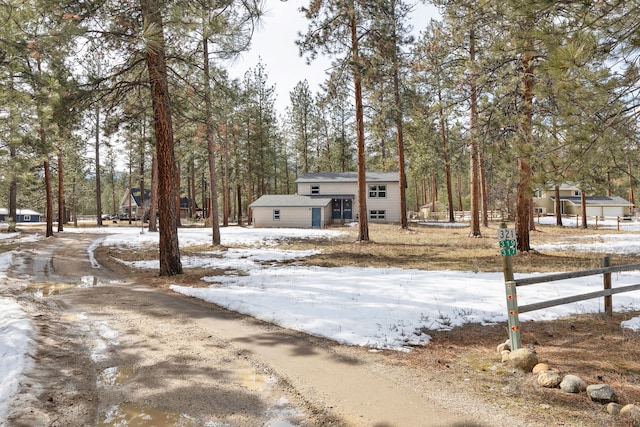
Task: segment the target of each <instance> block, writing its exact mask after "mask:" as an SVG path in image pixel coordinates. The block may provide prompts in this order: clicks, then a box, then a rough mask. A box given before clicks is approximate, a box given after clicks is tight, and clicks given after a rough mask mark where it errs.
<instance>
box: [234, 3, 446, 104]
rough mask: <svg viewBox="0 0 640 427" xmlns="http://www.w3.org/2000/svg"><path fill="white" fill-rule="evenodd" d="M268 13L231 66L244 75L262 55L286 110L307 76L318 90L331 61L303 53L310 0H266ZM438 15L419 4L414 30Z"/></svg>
mask: <svg viewBox="0 0 640 427" xmlns="http://www.w3.org/2000/svg"><path fill="white" fill-rule="evenodd" d="M265 4H266V10H267V14H266V15H265V16H264V18H263V20H262V28H261V29H260V30H259V31H258V32H257V34H256V35H255V37H254V40H253V42H252V48H251V50H250V51H249V52H246V53H244V54H243V55H242V57H241V58H239V59H238V60H237V61H236V62H235V63H234V64H232V65H231V66H230V67H229V74H230V75H231V77H232V78H239V79H242V78H243V76H244V74H245V72H246V71H247V70H249V69H251V68H254V67H255V66H256V65H257V63H258V59H259V58H262V63H263V64H264V65H265V67H266V71H267V73H268V75H269V82H270V84H272V85H275V87H276V94H277V99H276V108H277V109H278V111H279V113H281V114H283V113H284V108H285V107H286V106H288V105H289V92H291V91H292V90H293V88H294V87H295V85H296V84H297V83H298V82H299V81H301V80H304V79H305V78H306V79H307V81H308V82H309V86H310V87H311V90H312V91H313V92H314V93H315V92H317V91H318V89H319V86H320V84H321V83H322V82H324V80H325V79H326V70H327V68H328V67H329V64H330V61H329V59H328V58H326V57H319V58H317V59H316V60H315V61H314V62H313V63H312V64H311V65H307V64H306V59H305V58H303V57H300V54H299V51H298V46H296V44H295V41H296V39H297V38H298V33H299V32H306V29H307V27H308V21H307V19H306V18H305V17H304V15H303V14H302V13H301V12H300V11H299V9H300V7H301V6H308V4H309V0H289V1H287V2H284V1H280V0H266V1H265ZM437 16H438V13H437V11H436V9H435V8H434V7H433V6H430V5H429V6H425V5H417V6H416V8H415V13H414V15H413V17H412V26H413V27H414V33H415V34H416V35H418V34H419V33H420V32H421V31H422V30H423V29H424V28H425V27H426V26H427V24H428V22H429V20H430V19H431V18H435V17H437Z"/></svg>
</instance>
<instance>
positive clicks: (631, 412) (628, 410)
mask: <svg viewBox="0 0 640 427" xmlns="http://www.w3.org/2000/svg"><path fill="white" fill-rule="evenodd" d="M620 415H626V416H629V417H631V419H633V420H634V421H636V420H638V421H640V407H638V406H636V405H634V404H632V403H629V404H628V405H624V406H623V407H622V408H620Z"/></svg>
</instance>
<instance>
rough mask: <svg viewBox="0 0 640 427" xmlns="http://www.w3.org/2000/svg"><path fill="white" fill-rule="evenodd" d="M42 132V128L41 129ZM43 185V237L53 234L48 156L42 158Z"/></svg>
mask: <svg viewBox="0 0 640 427" xmlns="http://www.w3.org/2000/svg"><path fill="white" fill-rule="evenodd" d="M42 132H44V130H42ZM44 187H45V193H46V198H47V202H46V203H47V227H46V232H45V237H51V236H53V194H52V191H51V171H50V170H49V157H48V156H47V157H46V158H45V160H44Z"/></svg>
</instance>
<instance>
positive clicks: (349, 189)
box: [298, 182, 358, 197]
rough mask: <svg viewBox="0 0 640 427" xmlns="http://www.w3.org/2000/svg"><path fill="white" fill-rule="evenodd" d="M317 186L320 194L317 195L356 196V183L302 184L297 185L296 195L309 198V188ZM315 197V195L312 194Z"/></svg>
mask: <svg viewBox="0 0 640 427" xmlns="http://www.w3.org/2000/svg"><path fill="white" fill-rule="evenodd" d="M316 185H317V186H319V187H320V188H319V190H320V192H319V193H318V194H317V195H321V196H322V195H329V196H330V195H336V194H353V195H354V196H356V197H357V196H358V183H357V182H330V183H324V182H320V183H313V184H312V183H308V182H303V183H299V184H298V194H300V195H305V196H310V195H311V187H312V186H316ZM314 196H316V194H314Z"/></svg>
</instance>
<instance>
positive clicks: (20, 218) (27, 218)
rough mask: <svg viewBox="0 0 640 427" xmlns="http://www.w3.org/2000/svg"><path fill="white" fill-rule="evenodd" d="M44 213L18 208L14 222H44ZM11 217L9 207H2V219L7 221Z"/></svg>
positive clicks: (0, 216) (0, 214) (0, 213)
mask: <svg viewBox="0 0 640 427" xmlns="http://www.w3.org/2000/svg"><path fill="white" fill-rule="evenodd" d="M42 217H43V215H42V214H41V213H38V212H36V211H33V210H31V209H16V218H15V219H14V221H13V222H17V223H18V222H20V223H23V222H28V223H33V222H42ZM8 218H9V209H7V208H0V221H7V219H8Z"/></svg>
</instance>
